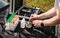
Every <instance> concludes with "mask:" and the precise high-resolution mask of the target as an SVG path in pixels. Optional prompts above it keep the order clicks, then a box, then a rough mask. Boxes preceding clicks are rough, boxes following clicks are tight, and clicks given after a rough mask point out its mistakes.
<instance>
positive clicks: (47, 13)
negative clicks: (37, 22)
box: [38, 7, 56, 19]
mask: <svg viewBox="0 0 60 38" xmlns="http://www.w3.org/2000/svg"><path fill="white" fill-rule="evenodd" d="M54 15H56V13H55V7H53V8H52V9H50V10H49V11H47V12H46V13H43V14H40V15H39V16H38V19H45V18H50V17H53V16H54Z"/></svg>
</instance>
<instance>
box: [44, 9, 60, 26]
mask: <svg viewBox="0 0 60 38" xmlns="http://www.w3.org/2000/svg"><path fill="white" fill-rule="evenodd" d="M59 10H60V8H59ZM59 10H58V11H59ZM43 23H44V25H46V26H53V25H57V24H59V23H60V11H59V12H58V14H57V15H56V16H55V17H53V18H51V19H48V20H44V21H43Z"/></svg>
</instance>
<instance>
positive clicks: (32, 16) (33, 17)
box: [29, 14, 39, 21]
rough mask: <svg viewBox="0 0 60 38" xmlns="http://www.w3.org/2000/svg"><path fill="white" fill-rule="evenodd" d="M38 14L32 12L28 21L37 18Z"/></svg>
mask: <svg viewBox="0 0 60 38" xmlns="http://www.w3.org/2000/svg"><path fill="white" fill-rule="evenodd" d="M38 17H39V15H36V14H32V15H31V16H30V18H29V20H30V21H33V20H36V19H38Z"/></svg>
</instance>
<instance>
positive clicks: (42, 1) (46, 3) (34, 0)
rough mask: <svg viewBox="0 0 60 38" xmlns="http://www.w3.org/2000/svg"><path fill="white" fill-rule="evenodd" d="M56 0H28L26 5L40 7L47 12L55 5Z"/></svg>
mask: <svg viewBox="0 0 60 38" xmlns="http://www.w3.org/2000/svg"><path fill="white" fill-rule="evenodd" d="M54 1H55V0H26V5H27V6H30V7H39V8H40V9H41V10H42V11H44V12H46V11H47V10H49V9H51V8H52V7H53V6H54Z"/></svg>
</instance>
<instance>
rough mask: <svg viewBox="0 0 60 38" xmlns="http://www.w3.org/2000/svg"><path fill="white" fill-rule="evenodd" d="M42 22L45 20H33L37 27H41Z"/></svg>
mask: <svg viewBox="0 0 60 38" xmlns="http://www.w3.org/2000/svg"><path fill="white" fill-rule="evenodd" d="M42 22H43V20H34V21H32V23H33V24H34V26H35V27H40V26H41V23H42Z"/></svg>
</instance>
